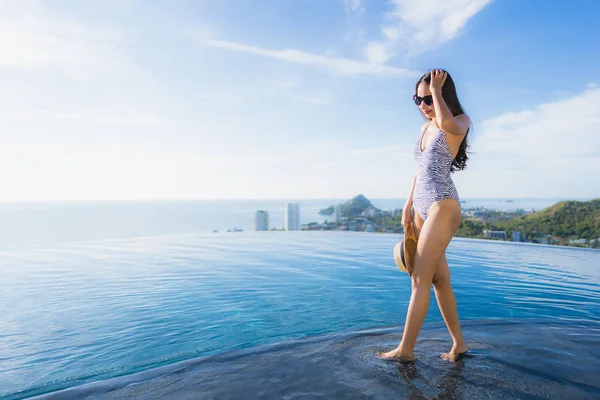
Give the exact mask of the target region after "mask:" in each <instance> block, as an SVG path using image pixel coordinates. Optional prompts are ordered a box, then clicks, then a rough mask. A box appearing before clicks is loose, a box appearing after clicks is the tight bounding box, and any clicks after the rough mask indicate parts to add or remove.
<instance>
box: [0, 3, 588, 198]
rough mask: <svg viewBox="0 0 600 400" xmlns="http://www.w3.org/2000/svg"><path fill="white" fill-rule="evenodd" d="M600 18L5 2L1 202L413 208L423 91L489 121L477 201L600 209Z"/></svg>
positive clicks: (485, 9) (548, 6)
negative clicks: (437, 85)
mask: <svg viewBox="0 0 600 400" xmlns="http://www.w3.org/2000/svg"><path fill="white" fill-rule="evenodd" d="M599 14H600V3H598V2H597V1H593V0H588V1H583V0H575V1H552V2H550V1H543V0H537V1H535V0H531V1H527V2H524V1H517V0H503V1H500V0H495V1H494V0H489V1H488V0H429V1H418V2H417V1H411V0H395V1H388V0H371V1H367V0H328V1H312V0H310V1H309V0H297V1H275V0H271V1H266V0H265V1H261V0H235V1H234V0H219V1H214V0H199V1H183V0H178V1H171V2H166V1H161V2H158V1H146V0H144V1H142V0H140V1H128V0H124V1H86V2H80V1H53V0H47V1H37V2H35V1H19V2H8V1H4V2H1V3H0V105H1V106H2V108H1V111H0V129H1V131H2V134H1V135H0V169H1V170H2V172H3V173H2V174H0V188H1V190H0V201H17V200H28V201H29V200H33V201H45V200H145V199H147V200H157V199H219V198H276V199H303V198H348V197H352V196H354V195H356V194H358V193H362V194H364V195H365V196H367V197H369V198H404V197H405V196H406V194H407V192H408V189H409V185H410V182H411V178H412V174H413V172H414V160H413V157H412V149H413V146H414V144H415V142H416V140H417V138H418V135H419V127H420V126H421V124H422V119H421V117H420V115H419V113H418V111H417V109H416V107H415V106H414V104H413V103H412V102H411V97H412V94H413V89H414V82H415V80H416V79H418V77H419V76H420V75H421V74H422V73H423V72H425V71H427V70H428V69H431V68H445V69H447V70H448V71H449V72H450V73H451V74H452V76H453V78H454V80H455V82H456V84H457V89H458V95H459V98H460V100H461V102H462V104H463V106H464V108H465V110H466V112H467V113H468V114H469V116H470V117H471V118H472V121H473V131H472V132H471V133H470V134H469V143H470V145H471V151H472V152H473V153H471V154H470V157H471V159H470V160H469V162H468V168H467V169H466V170H465V171H462V172H457V173H455V174H453V178H454V180H455V182H456V185H457V188H458V190H459V193H460V195H461V197H463V198H497V197H501V198H528V197H552V198H554V197H559V198H592V197H598V196H600V191H599V189H600V184H599V183H598V182H599V179H598V177H597V174H598V171H600V140H599V139H598V134H599V133H598V132H600V128H599V127H600V85H599V84H600V78H599V76H600V74H599V72H600V67H599V65H600V42H598V40H597V38H598V37H600V27H599V24H598V20H597V16H598V15H599Z"/></svg>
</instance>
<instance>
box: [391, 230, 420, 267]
mask: <svg viewBox="0 0 600 400" xmlns="http://www.w3.org/2000/svg"><path fill="white" fill-rule="evenodd" d="M416 254H417V235H415V230H414V227H413V226H412V223H409V224H408V225H407V226H406V228H405V229H404V239H403V240H401V241H400V242H398V243H397V244H396V246H394V261H395V262H396V265H397V266H398V268H400V271H402V272H408V275H412V269H413V265H414V263H415V255H416Z"/></svg>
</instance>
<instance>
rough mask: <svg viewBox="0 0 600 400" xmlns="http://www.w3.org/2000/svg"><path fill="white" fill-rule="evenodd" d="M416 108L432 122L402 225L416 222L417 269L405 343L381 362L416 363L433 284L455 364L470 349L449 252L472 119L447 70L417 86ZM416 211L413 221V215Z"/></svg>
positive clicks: (418, 149) (426, 127)
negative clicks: (455, 177)
mask: <svg viewBox="0 0 600 400" xmlns="http://www.w3.org/2000/svg"><path fill="white" fill-rule="evenodd" d="M413 100H414V101H415V104H416V105H417V106H418V107H419V110H420V111H421V113H422V114H423V116H424V117H425V118H426V119H427V120H428V121H427V122H425V123H424V124H423V127H422V129H421V135H420V137H419V140H418V141H417V143H416V145H415V149H414V158H415V161H416V165H417V168H416V172H415V175H414V178H413V182H412V185H411V188H410V192H409V196H408V199H407V201H406V204H405V205H404V209H403V213H402V225H403V226H404V227H405V228H406V226H407V225H408V224H413V226H414V230H415V233H416V235H417V238H418V245H417V254H416V256H415V261H414V266H413V271H412V275H411V278H412V295H411V297H410V303H409V306H408V313H407V316H406V323H405V325H404V333H403V335H402V341H401V342H400V344H399V345H398V347H397V348H396V349H394V350H392V351H390V352H387V353H378V356H379V357H380V358H384V359H391V360H403V361H412V360H414V347H415V343H416V341H417V336H418V334H419V331H420V329H421V326H422V324H423V321H424V320H425V316H426V315H427V310H428V309H429V300H430V293H431V285H432V284H433V287H434V289H435V297H436V299H437V303H438V306H439V307H440V311H441V313H442V316H443V318H444V322H445V323H446V326H447V327H448V330H449V331H450V336H452V340H453V342H454V345H453V346H452V349H451V350H450V352H448V353H443V354H442V355H441V356H442V358H444V359H446V360H449V361H456V360H457V359H458V358H459V357H460V356H461V355H462V354H464V353H465V352H466V351H467V346H466V345H465V341H464V339H463V335H462V331H461V328H460V322H459V320H458V311H457V309H456V299H455V297H454V292H453V290H452V286H451V284H450V271H449V269H448V262H447V260H446V248H447V247H448V244H449V243H450V240H451V239H452V237H453V236H454V234H455V233H456V231H457V229H458V227H459V225H460V221H461V218H462V216H461V215H462V214H461V208H460V201H459V197H458V193H457V191H456V188H455V187H454V183H453V182H452V178H451V176H450V173H451V172H454V171H455V170H462V169H464V168H465V166H466V161H467V159H468V157H467V152H466V149H467V133H468V131H469V126H470V119H469V117H468V116H467V115H466V114H465V113H464V111H463V109H462V106H461V105H460V102H459V101H458V97H457V95H456V87H455V86H454V81H453V80H452V78H451V77H450V75H449V74H448V73H447V72H446V71H444V70H439V69H438V70H432V71H430V72H428V73H426V74H425V75H423V76H422V77H421V79H419V80H418V82H417V84H416V86H415V95H414V96H413ZM411 206H412V207H413V208H414V210H415V213H414V221H413V220H412V217H411Z"/></svg>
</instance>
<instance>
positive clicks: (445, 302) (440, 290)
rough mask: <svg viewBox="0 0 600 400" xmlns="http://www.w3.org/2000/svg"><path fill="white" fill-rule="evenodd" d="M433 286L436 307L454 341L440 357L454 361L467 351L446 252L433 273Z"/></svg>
mask: <svg viewBox="0 0 600 400" xmlns="http://www.w3.org/2000/svg"><path fill="white" fill-rule="evenodd" d="M433 288H434V291H435V298H436V299H437V303H438V307H439V308H440V312H441V313H442V317H444V322H446V326H447V327H448V331H449V332H450V336H451V337H452V341H453V343H454V344H453V346H452V349H451V350H450V352H449V353H443V354H442V355H441V357H442V358H443V359H445V360H448V361H456V360H457V359H458V357H459V356H460V355H461V354H462V353H465V352H466V351H467V346H466V344H465V339H464V338H463V335H462V331H461V329H460V321H459V319H458V309H457V308H456V298H455V297H454V291H453V290H452V285H451V283H450V269H449V268H448V261H447V259H446V254H443V255H442V258H441V260H440V262H439V264H438V267H437V269H436V270H435V274H434V275H433Z"/></svg>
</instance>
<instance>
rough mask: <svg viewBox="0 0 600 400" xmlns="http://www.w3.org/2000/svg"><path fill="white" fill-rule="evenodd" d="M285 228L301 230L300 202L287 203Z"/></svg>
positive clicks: (287, 229)
mask: <svg viewBox="0 0 600 400" xmlns="http://www.w3.org/2000/svg"><path fill="white" fill-rule="evenodd" d="M284 224H285V230H286V231H299V230H300V204H298V203H286V204H285V219H284Z"/></svg>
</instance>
